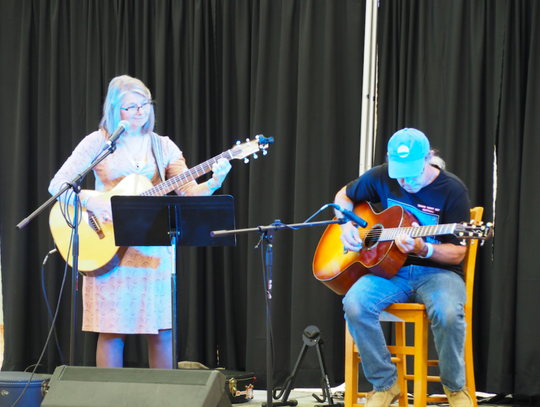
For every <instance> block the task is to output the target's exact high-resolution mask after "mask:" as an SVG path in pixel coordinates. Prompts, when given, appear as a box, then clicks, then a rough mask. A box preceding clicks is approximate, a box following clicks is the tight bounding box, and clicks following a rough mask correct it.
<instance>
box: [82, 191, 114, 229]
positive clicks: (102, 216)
mask: <svg viewBox="0 0 540 407" xmlns="http://www.w3.org/2000/svg"><path fill="white" fill-rule="evenodd" d="M86 209H87V211H89V212H92V214H93V215H94V216H96V217H97V218H98V219H99V221H100V222H104V223H110V222H112V209H111V201H110V200H108V199H106V198H102V197H101V196H91V197H90V198H89V199H88V201H87V204H86Z"/></svg>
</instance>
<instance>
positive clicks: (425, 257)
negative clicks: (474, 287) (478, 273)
mask: <svg viewBox="0 0 540 407" xmlns="http://www.w3.org/2000/svg"><path fill="white" fill-rule="evenodd" d="M360 201H370V202H372V203H380V204H381V205H382V206H383V207H384V209H386V208H388V207H391V206H393V205H400V206H401V207H403V208H404V209H406V210H407V211H408V212H410V213H411V214H413V215H414V216H415V217H416V219H418V221H419V223H420V224H421V225H436V224H443V223H456V222H462V221H468V220H469V219H470V201H469V195H468V190H467V188H466V186H465V185H464V184H463V182H462V181H461V180H460V179H459V178H458V177H456V176H455V175H453V174H451V173H449V172H447V171H445V170H444V161H443V160H442V159H441V158H440V157H438V156H436V155H435V152H434V151H433V150H431V149H430V144H429V140H428V139H427V137H426V136H425V135H424V133H422V132H421V131H419V130H416V129H412V128H405V129H402V130H400V131H398V132H396V133H395V134H394V135H393V136H392V138H391V139H390V140H389V142H388V163H387V164H383V165H380V166H377V167H374V168H372V169H371V170H369V171H367V172H366V173H365V174H363V175H361V176H360V177H359V178H358V179H356V180H355V181H352V182H350V183H349V184H348V185H346V186H345V187H343V188H342V189H341V190H340V191H339V192H338V193H337V194H336V198H335V203H336V204H337V205H339V206H340V207H342V208H344V209H348V210H352V209H353V207H354V205H355V204H356V203H358V202H360ZM336 216H337V217H341V216H342V214H341V213H339V212H337V213H336ZM413 226H418V224H416V223H415V224H413ZM341 228H342V231H341V241H342V243H343V247H344V249H345V250H350V251H358V250H360V248H361V246H362V240H361V238H360V235H359V231H358V228H357V227H356V226H355V225H354V224H353V223H352V222H347V223H345V224H344V225H342V226H341ZM395 243H396V246H397V248H398V249H399V250H400V251H402V252H403V253H406V254H408V256H407V260H406V262H405V264H404V266H403V267H402V268H401V269H400V270H399V271H398V272H397V273H396V274H395V275H394V276H393V277H392V278H390V279H385V278H382V277H379V276H376V275H374V274H367V275H365V276H363V277H361V278H360V279H359V280H358V281H356V283H355V284H354V285H353V286H352V287H351V288H350V290H349V291H348V292H347V294H346V295H345V297H344V299H343V308H344V310H345V319H346V320H347V323H348V326H349V330H350V333H351V335H352V337H353V339H354V342H355V343H356V345H357V347H358V351H359V354H360V358H361V360H362V367H363V370H364V373H365V375H366V378H367V379H368V381H369V382H370V383H371V384H372V385H373V388H374V391H373V392H372V393H371V394H370V396H369V397H368V400H367V402H366V406H367V407H386V406H389V405H390V404H391V403H393V402H394V401H396V400H397V399H398V397H399V395H400V391H401V390H400V388H399V384H398V383H397V369H396V366H395V365H394V364H393V363H392V362H391V359H390V353H389V351H388V348H387V345H386V341H385V338H384V336H383V332H382V329H381V325H380V322H379V314H380V313H381V311H382V310H384V309H385V308H386V307H388V306H389V305H391V304H393V303H404V302H418V303H422V304H424V305H425V306H426V309H427V314H428V318H429V319H430V320H431V321H432V325H431V326H432V330H433V335H434V339H435V345H436V347H437V350H438V354H439V366H440V375H441V382H442V384H443V385H444V391H445V393H446V394H447V396H448V399H449V403H450V406H451V407H465V406H472V405H473V403H472V399H471V397H470V395H469V393H468V391H467V389H466V388H465V363H464V351H465V328H466V326H465V325H466V324H465V315H464V311H463V306H464V304H465V302H466V292H465V282H464V280H463V268H462V262H463V259H464V257H465V253H466V247H464V246H462V245H460V241H459V239H458V238H456V237H455V236H453V235H450V236H438V237H437V238H434V237H430V238H426V239H425V240H424V238H412V237H410V236H408V235H406V234H400V235H398V236H397V237H396V239H395ZM403 390H404V391H406V389H403Z"/></svg>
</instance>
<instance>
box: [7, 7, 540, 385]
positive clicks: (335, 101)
mask: <svg viewBox="0 0 540 407" xmlns="http://www.w3.org/2000/svg"><path fill="white" fill-rule="evenodd" d="M539 7H540V6H539V5H537V3H536V2H534V1H505V0H496V1H489V0H485V1H475V2H469V1H465V0H460V1H452V2H443V1H430V2H426V1H420V0H417V1H407V2H395V1H381V3H380V9H379V19H378V20H379V21H378V50H379V61H378V62H379V77H378V80H379V90H378V112H377V128H378V132H377V140H376V141H377V148H376V152H375V160H374V161H375V162H376V163H379V162H381V161H383V160H384V153H385V147H386V142H387V140H388V138H389V137H390V136H391V134H392V133H393V132H394V131H395V130H397V129H398V128H401V127H404V126H410V127H412V126H415V127H418V128H420V129H422V130H424V131H425V132H426V134H427V135H428V136H429V137H430V139H431V140H432V143H433V147H435V148H437V149H439V150H440V151H441V154H442V156H443V157H444V158H445V159H446V161H447V164H448V169H449V170H450V171H452V172H454V173H456V174H457V175H458V176H460V177H461V178H462V179H463V180H464V181H465V182H466V184H467V185H468V186H469V189H470V195H471V200H472V204H473V205H481V206H484V207H485V209H486V212H485V215H484V216H485V218H486V219H487V220H492V219H493V218H494V216H495V215H494V211H493V188H492V185H493V184H494V178H493V161H494V156H496V157H497V164H498V178H497V180H496V185H497V205H496V212H495V213H496V218H497V230H496V236H495V238H494V239H492V240H490V241H489V242H487V243H486V245H485V246H484V247H483V248H482V249H481V250H480V254H479V261H478V266H477V280H476V289H475V315H474V342H475V362H476V378H477V383H478V390H483V391H488V392H494V393H512V394H524V395H535V394H540V388H539V386H540V385H539V383H540V355H539V353H538V351H537V350H536V344H537V343H538V342H539V339H540V338H539V337H540V328H539V326H540V324H538V323H537V322H536V321H535V319H534V318H531V317H530V315H531V314H533V312H534V311H533V310H534V309H535V307H536V308H537V307H538V306H540V304H539V302H540V300H539V299H538V296H537V295H536V292H538V289H539V288H540V287H538V286H539V277H538V272H537V271H536V268H535V262H534V260H535V259H534V258H533V255H534V248H533V244H534V241H535V239H534V237H535V234H536V231H535V226H537V225H538V223H539V222H540V219H537V216H536V215H535V213H534V210H533V209H534V203H535V202H536V201H537V199H535V198H537V196H536V195H537V193H536V191H535V188H534V185H535V184H536V183H537V182H538V180H537V178H538V177H539V176H538V175H535V174H537V173H538V171H535V169H534V168H535V167H534V157H535V153H536V151H537V149H536V148H535V147H536V146H537V144H538V142H537V141H535V139H534V136H533V134H534V129H535V128H539V127H540V119H539V118H538V117H537V116H538V115H535V111H538V107H539V100H538V98H539V96H538V94H539V92H540V84H539V79H540V78H539V77H540V73H538V72H540V70H539V69H538V68H539V64H538V62H539V61H538V58H539V57H538V55H539V54H540V53H539V51H540V45H539V40H540V32H539V28H538V24H539V21H540V11H539ZM364 10H365V2H364V1H353V0H349V1H346V0H340V1H331V0H328V1H325V0H315V1H314V0H304V1H301V0H298V1H275V0H273V1H270V0H267V1H263V0H259V1H253V0H245V1H241V0H235V1H198V0H189V1H180V0H177V1H173V0H170V1H165V0H164V1H159V2H155V1H150V0H148V1H146V0H139V1H120V0H115V1H105V0H102V1H86V0H85V1H72V2H62V1H52V0H51V1H30V0H5V1H2V2H0V61H2V62H1V63H0V88H1V89H2V90H3V91H4V92H3V93H4V97H3V98H1V99H0V120H1V122H2V123H3V124H4V126H5V130H4V132H2V135H1V136H0V137H1V146H2V148H1V149H0V158H1V162H0V166H1V167H0V170H1V176H0V182H1V185H0V187H1V191H2V193H1V195H0V211H1V212H0V214H1V225H2V285H3V295H4V320H5V330H6V334H5V340H6V344H5V361H4V367H3V369H4V370H23V369H25V368H26V367H28V366H29V365H31V364H33V363H36V361H37V360H38V357H39V355H40V353H41V350H42V348H43V346H44V344H45V340H46V337H47V333H48V330H49V326H50V318H49V316H48V312H47V310H46V307H45V302H44V299H43V294H42V290H41V278H42V277H41V268H42V262H43V258H44V256H45V255H46V254H47V253H48V252H49V250H51V249H52V247H53V242H52V239H51V237H50V232H49V228H48V219H47V214H48V210H46V211H45V212H44V213H42V214H41V215H40V216H39V217H37V218H36V219H34V220H33V221H32V222H31V223H30V224H29V225H28V226H26V227H25V228H24V229H22V230H17V229H16V228H15V225H16V224H17V223H18V222H20V221H21V220H22V219H24V218H25V217H26V216H27V215H28V214H30V213H31V212H32V211H33V210H35V209H36V208H37V207H38V206H39V205H40V204H42V203H43V202H45V201H46V200H47V199H48V197H49V196H48V193H47V185H48V183H49V180H50V179H51V177H52V176H53V175H54V173H55V172H56V170H57V169H58V168H59V166H60V165H61V164H62V163H63V161H64V160H65V159H66V158H67V156H68V155H69V154H70V152H71V151H72V149H73V148H74V146H75V145H76V144H77V143H78V142H79V141H80V139H81V138H82V137H83V136H84V135H86V134H87V133H89V132H91V131H93V130H95V129H96V127H97V124H98V122H99V119H100V116H101V113H100V110H101V105H102V103H103V98H104V96H105V93H106V88H107V85H108V82H109V81H110V79H111V78H112V77H114V76H116V75H119V74H124V73H127V74H130V75H133V76H136V77H139V78H140V79H142V80H143V81H144V82H145V83H146V84H147V85H148V86H149V88H150V89H151V91H152V92H153V95H154V98H155V100H156V112H157V128H156V130H157V131H158V132H159V133H161V134H165V135H168V136H170V137H171V138H172V139H173V140H174V141H175V142H176V143H177V144H178V145H179V146H180V148H181V149H182V150H183V152H184V154H185V156H186V158H187V160H188V164H189V165H190V166H193V165H196V164H198V163H200V162H202V161H205V160H207V159H208V158H210V157H212V156H215V155H217V154H219V153H221V152H222V151H224V150H226V149H228V148H230V147H231V146H232V145H233V144H234V142H235V141H236V140H237V139H241V140H243V139H245V138H252V137H254V136H255V135H256V134H264V135H265V136H267V137H268V136H272V137H274V138H275V140H276V141H275V144H274V145H272V146H271V147H270V149H269V154H268V155H267V156H266V157H261V158H259V159H258V160H251V162H250V163H249V164H248V165H244V164H243V163H242V162H240V161H237V162H234V163H233V169H232V171H231V174H230V176H229V178H228V179H227V180H226V182H225V184H224V186H223V189H222V190H220V191H219V192H221V193H224V194H230V195H232V196H234V199H235V206H236V225H237V227H238V228H245V227H254V226H258V225H267V224H270V223H272V222H274V221H275V220H276V219H280V220H281V221H282V222H285V223H298V222H302V221H304V220H305V219H306V218H307V217H309V216H310V215H311V214H313V213H314V212H315V211H317V210H318V208H320V207H321V206H322V205H323V204H325V203H328V202H331V201H332V200H333V196H334V194H335V192H336V191H337V190H338V189H339V188H340V187H341V186H343V185H344V184H345V183H346V182H348V181H349V180H351V179H353V178H355V177H356V176H357V174H358V161H359V160H358V155H359V149H360V146H359V132H360V126H361V123H360V109H361V101H362V89H361V86H362V62H363V61H362V59H363V36H364V12H365V11H364ZM203 179H204V178H203ZM92 183H93V179H92V177H88V179H87V180H85V187H87V188H88V187H91V185H92ZM331 216H332V213H331V211H329V210H327V211H325V212H323V214H321V215H319V216H318V217H317V218H316V219H317V220H323V219H329V218H331ZM322 232H323V231H322V229H320V228H304V229H300V230H297V231H292V230H289V231H280V232H278V233H277V234H276V236H275V241H274V250H273V251H274V268H273V294H274V295H273V316H274V318H273V319H274V325H273V328H274V347H275V351H276V352H275V370H276V372H275V373H276V374H275V378H274V379H275V382H276V384H279V383H281V382H282V381H283V379H284V378H285V377H286V376H287V375H288V374H289V373H290V371H291V369H292V367H293V366H294V363H295V362H296V359H297V356H298V353H299V351H300V349H301V347H302V332H303V330H304V328H305V327H306V326H308V325H317V326H318V327H319V328H320V329H321V332H322V338H323V340H324V342H325V343H324V346H323V352H324V355H325V360H326V364H327V367H328V373H329V375H330V379H331V382H332V384H336V383H341V382H342V381H343V366H344V363H343V349H344V344H343V337H344V333H343V329H344V323H343V315H342V310H341V298H340V297H338V296H336V295H335V294H333V293H332V292H331V291H330V290H328V289H327V288H326V287H324V286H323V285H322V284H320V283H319V282H317V281H316V280H315V279H314V278H313V276H312V272H311V260H312V258H313V253H314V250H315V247H316V245H317V242H318V239H319V237H320V235H321V234H322ZM520 237H521V239H520ZM258 238H259V236H258V235H253V234H252V235H239V236H238V245H237V247H235V248H226V249H223V248H214V249H207V248H181V249H180V250H179V253H178V257H179V261H178V323H179V344H178V345H179V358H180V359H181V360H196V361H199V362H201V363H204V364H206V365H208V366H211V367H214V366H216V365H218V364H219V365H220V366H222V367H227V368H229V369H238V370H249V371H254V372H255V373H256V375H257V377H258V387H260V388H264V386H265V383H266V339H265V305H264V303H265V297H264V287H263V277H262V259H261V252H260V250H257V249H255V248H254V246H255V245H256V244H257V241H258ZM63 273H64V262H63V260H62V259H61V258H60V257H59V256H58V254H53V255H52V256H51V257H50V260H49V262H48V263H47V264H46V266H45V268H44V281H45V287H46V290H47V294H48V296H49V299H50V302H51V303H52V306H53V311H54V309H55V308H56V300H57V298H58V296H59V294H60V289H61V284H62V279H63ZM66 284H67V288H66V289H65V291H64V294H63V297H62V301H61V303H60V312H59V321H58V323H57V332H58V336H59V343H60V346H61V349H62V351H63V355H64V362H65V361H66V360H67V357H68V355H69V330H70V329H69V328H70V322H71V318H70V292H69V284H70V274H69V273H68V276H67V283H66ZM79 310H80V307H79ZM79 322H80V316H79ZM95 340H96V337H95V334H88V333H81V332H80V329H79V332H78V336H77V352H76V361H75V363H76V364H77V365H93V364H95V354H94V353H95ZM145 348H146V346H145V343H144V341H143V340H141V338H137V337H134V338H130V340H129V341H128V343H127V347H126V358H125V364H126V366H145V365H146V364H147V361H146V349H145ZM310 352H312V353H309V352H308V355H307V357H306V359H305V360H304V362H303V364H302V369H301V371H300V374H299V376H298V379H297V382H296V385H297V386H309V387H316V386H318V385H319V379H320V370H319V365H318V361H317V357H316V354H315V351H314V350H313V351H310ZM41 363H42V365H43V367H41V370H40V371H48V372H52V371H53V370H54V368H55V367H56V366H57V365H59V364H60V363H62V358H61V357H60V354H59V352H58V350H57V348H56V346H55V344H54V341H53V343H51V344H50V345H49V347H48V349H47V352H46V354H45V357H44V359H43V360H42V362H41Z"/></svg>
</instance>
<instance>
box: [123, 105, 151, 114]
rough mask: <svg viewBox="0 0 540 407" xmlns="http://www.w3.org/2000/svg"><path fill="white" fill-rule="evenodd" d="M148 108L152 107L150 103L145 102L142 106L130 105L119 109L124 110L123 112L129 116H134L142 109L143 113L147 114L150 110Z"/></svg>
mask: <svg viewBox="0 0 540 407" xmlns="http://www.w3.org/2000/svg"><path fill="white" fill-rule="evenodd" d="M150 106H152V102H146V103H143V104H142V105H130V106H128V107H122V106H120V109H122V110H124V111H125V112H127V113H129V114H135V113H138V112H139V109H142V110H143V112H148V110H150Z"/></svg>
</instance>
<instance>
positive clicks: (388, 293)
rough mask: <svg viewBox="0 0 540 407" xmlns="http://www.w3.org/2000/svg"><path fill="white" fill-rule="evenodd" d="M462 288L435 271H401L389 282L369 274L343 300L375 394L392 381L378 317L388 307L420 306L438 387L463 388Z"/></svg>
mask: <svg viewBox="0 0 540 407" xmlns="http://www.w3.org/2000/svg"><path fill="white" fill-rule="evenodd" d="M466 296H467V294H466V291H465V282H464V281H463V279H462V278H461V277H460V276H459V275H457V274H456V273H454V272H452V271H448V270H444V269H439V268H431V267H421V266H414V265H411V266H406V267H403V268H402V269H400V270H399V271H398V273H396V275H395V276H394V277H392V278H391V279H385V278H382V277H378V276H375V275H373V274H368V275H365V276H363V277H361V278H360V279H359V280H358V281H357V282H356V283H354V285H353V286H352V287H351V288H350V290H349V291H348V292H347V294H346V295H345V297H344V298H343V309H344V310H345V319H346V320H347V324H348V326H349V331H350V333H351V335H352V337H353V339H354V342H355V343H356V346H357V347H358V352H359V354H360V358H361V360H362V368H363V369H364V374H365V375H366V378H367V379H368V381H369V382H370V383H371V384H373V388H374V389H375V391H385V390H388V389H389V388H391V387H392V386H393V385H394V383H395V382H396V381H397V369H396V366H395V365H394V364H393V363H392V362H391V360H390V353H389V351H388V348H387V344H386V340H385V338H384V335H383V332H382V329H381V324H380V322H379V315H380V313H381V311H382V310H384V309H385V308H386V307H388V306H389V305H390V304H393V303H404V302H417V303H421V304H424V305H425V306H426V309H427V315H428V318H429V320H430V321H431V329H432V331H433V337H434V340H435V347H436V348H437V353H438V355H439V368H440V375H441V382H442V384H444V385H445V386H446V388H448V390H450V391H459V390H462V389H463V387H464V386H465V362H464V352H465V334H466V332H465V328H466V322H465V312H464V310H463V306H464V305H465V302H466Z"/></svg>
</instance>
